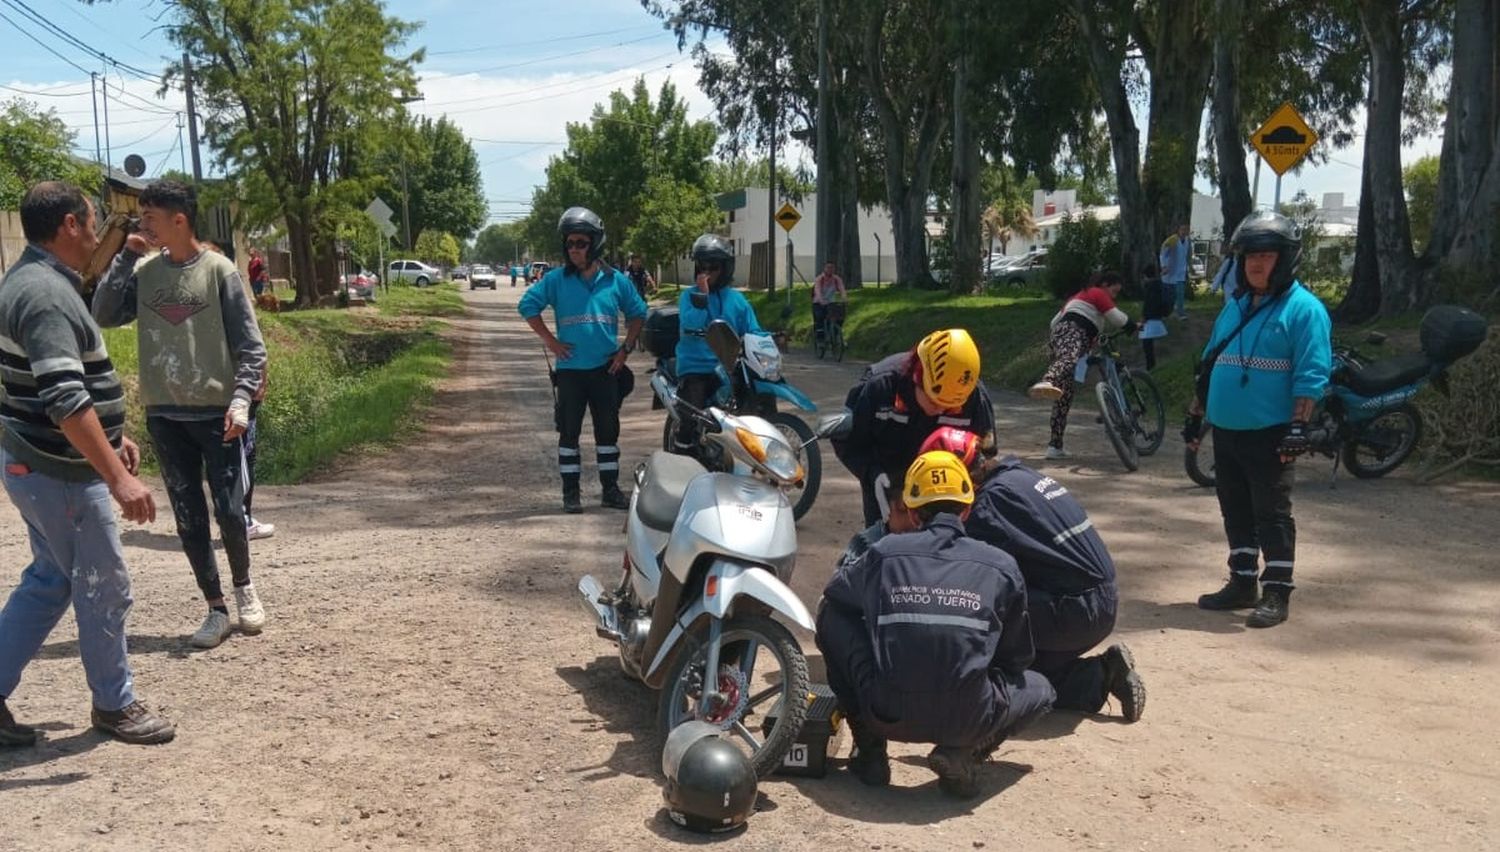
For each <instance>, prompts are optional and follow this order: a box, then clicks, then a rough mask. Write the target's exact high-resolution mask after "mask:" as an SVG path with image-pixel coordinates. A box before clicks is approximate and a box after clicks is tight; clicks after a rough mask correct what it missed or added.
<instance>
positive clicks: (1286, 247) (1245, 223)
mask: <svg viewBox="0 0 1500 852" xmlns="http://www.w3.org/2000/svg"><path fill="white" fill-rule="evenodd" d="M1229 248H1230V251H1232V252H1234V254H1235V255H1236V256H1238V257H1239V264H1238V265H1237V266H1236V268H1235V278H1236V279H1237V281H1236V282H1235V283H1236V284H1237V285H1238V286H1239V287H1241V288H1243V287H1245V286H1247V283H1246V281H1245V255H1246V254H1250V253H1254V252H1262V251H1274V252H1276V266H1275V267H1273V268H1272V269H1271V282H1270V283H1271V292H1272V293H1282V292H1285V291H1286V289H1287V288H1288V287H1290V286H1292V282H1293V281H1295V280H1296V278H1297V268H1298V267H1299V266H1301V264H1302V228H1301V226H1299V225H1298V224H1297V223H1296V222H1293V221H1292V220H1291V219H1288V218H1287V217H1285V216H1283V215H1281V214H1280V213H1276V212H1274V211H1271V210H1257V211H1255V212H1254V213H1251V214H1250V215H1249V216H1246V217H1245V218H1244V219H1242V220H1240V224H1239V226H1238V227H1236V228H1235V229H1234V236H1232V237H1230V238H1229Z"/></svg>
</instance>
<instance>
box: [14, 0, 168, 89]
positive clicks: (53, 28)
mask: <svg viewBox="0 0 1500 852" xmlns="http://www.w3.org/2000/svg"><path fill="white" fill-rule="evenodd" d="M0 2H4V3H5V5H7V6H9V7H11V8H12V9H14V10H16V11H17V12H19V13H20V14H21V15H23V16H25V17H27V18H30V19H31V20H32V21H33V22H35V23H37V24H39V25H40V26H41V27H42V28H43V29H45V30H47V31H48V32H50V33H52V34H53V35H55V36H57V37H59V38H61V39H62V40H63V41H64V42H65V43H67V44H71V45H72V46H74V47H76V48H78V49H79V50H82V51H83V52H85V53H88V54H90V55H92V56H94V57H96V58H98V59H100V60H101V61H103V62H106V63H108V64H110V65H113V66H114V67H115V68H116V69H120V70H124V71H128V72H130V74H131V75H133V76H136V77H140V78H141V79H143V80H151V81H154V82H160V81H161V79H162V75H161V74H159V73H157V74H153V73H152V72H150V71H146V70H145V69H142V68H138V67H136V66H134V65H131V64H129V63H126V62H121V61H119V60H118V59H115V58H114V57H113V56H110V55H109V54H107V53H105V52H104V51H102V50H99V49H98V48H96V47H94V46H93V45H90V44H89V43H88V42H86V41H84V40H83V39H81V38H78V37H77V36H75V35H73V34H72V33H71V32H69V31H67V30H65V29H63V28H62V27H60V26H58V25H57V24H55V23H53V22H52V21H51V20H49V19H48V18H46V17H45V16H43V15H42V14H41V13H39V12H37V11H36V10H35V9H33V8H31V6H29V5H27V3H26V0H0Z"/></svg>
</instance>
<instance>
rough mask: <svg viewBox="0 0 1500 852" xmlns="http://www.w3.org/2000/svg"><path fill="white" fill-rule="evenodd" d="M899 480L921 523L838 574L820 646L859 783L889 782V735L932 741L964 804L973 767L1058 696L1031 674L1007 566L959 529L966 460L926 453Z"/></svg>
mask: <svg viewBox="0 0 1500 852" xmlns="http://www.w3.org/2000/svg"><path fill="white" fill-rule="evenodd" d="M904 483H905V484H904V489H903V492H902V496H903V504H902V505H901V506H893V507H892V512H893V514H894V513H896V512H908V513H912V514H915V515H916V516H917V517H918V519H919V520H920V525H921V526H920V528H919V529H918V530H916V531H915V532H909V533H902V534H895V535H888V536H886V537H884V538H882V539H881V540H880V541H879V542H878V543H876V544H875V545H874V546H873V547H871V548H870V550H869V551H868V552H867V553H866V554H865V555H864V556H863V557H861V558H860V559H859V560H857V561H856V562H855V563H854V564H852V565H850V566H848V567H846V568H843V569H841V570H839V571H838V573H837V574H835V575H834V577H833V579H832V580H831V581H830V582H829V584H828V587H827V588H826V589H824V591H823V601H822V603H821V605H820V606H819V610H818V624H817V627H818V631H817V642H818V648H819V649H820V650H821V651H822V652H823V658H824V662H825V664H826V666H827V669H828V682H829V686H830V687H831V688H832V689H833V691H834V694H835V695H836V696H837V697H838V701H839V707H840V709H841V710H842V711H843V712H844V715H845V716H846V717H847V718H848V719H849V722H850V728H851V730H852V731H853V733H854V739H855V748H856V754H855V756H854V757H853V758H852V759H851V760H850V764H849V765H850V768H851V769H852V770H853V771H854V772H855V773H856V774H857V775H858V776H859V778H860V780H861V781H863V782H864V783H866V784H871V785H877V786H878V785H883V784H887V783H889V782H890V762H889V758H888V757H887V754H886V742H887V741H888V740H897V741H900V742H914V743H933V744H935V747H934V748H933V749H932V751H931V753H930V754H929V755H928V757H927V761H928V765H929V766H930V767H931V768H932V770H933V771H934V772H936V773H937V775H938V780H939V785H940V786H941V787H942V788H943V790H944V791H946V792H948V793H950V794H953V795H958V796H971V795H974V794H975V793H976V792H977V787H976V770H977V768H978V765H979V763H980V761H981V760H983V759H985V758H986V757H988V755H989V754H990V753H991V752H993V751H994V750H995V749H996V748H998V747H999V745H1000V743H1001V742H1002V741H1004V739H1005V738H1006V737H1007V736H1008V735H1009V734H1011V733H1012V732H1014V731H1015V730H1017V729H1019V728H1020V727H1022V726H1023V725H1025V724H1027V723H1029V722H1030V721H1032V720H1033V719H1035V718H1037V717H1038V716H1040V715H1042V714H1043V713H1045V712H1046V711H1047V710H1048V709H1050V707H1051V705H1052V700H1053V691H1052V687H1051V686H1050V685H1048V683H1047V681H1046V679H1045V678H1043V677H1042V676H1040V675H1038V674H1037V673H1036V672H1031V671H1027V669H1028V667H1029V666H1030V665H1031V663H1032V658H1033V656H1034V650H1033V647H1032V641H1031V627H1030V625H1029V624H1028V623H1027V617H1026V586H1025V582H1024V581H1023V580H1022V579H1021V574H1020V571H1019V570H1018V569H1017V568H1016V563H1015V560H1014V559H1011V558H1010V557H1009V556H1007V555H1006V554H1005V553H1003V552H1002V551H1000V550H997V549H995V548H993V547H991V546H989V545H987V544H984V543H982V542H980V541H977V540H975V539H972V538H970V537H968V536H967V535H966V534H965V533H964V524H963V520H962V515H964V514H967V510H968V508H969V506H970V505H971V504H972V503H973V501H974V486H973V483H972V481H971V480H970V478H969V473H968V471H967V469H965V467H964V465H963V462H961V461H959V460H958V458H957V457H955V456H954V455H953V454H951V453H946V452H934V453H927V454H925V455H922V456H920V457H918V458H917V459H916V461H914V462H913V463H912V465H911V467H910V469H909V470H908V471H907V472H906V475H905V478H904Z"/></svg>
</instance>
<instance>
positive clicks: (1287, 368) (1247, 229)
mask: <svg viewBox="0 0 1500 852" xmlns="http://www.w3.org/2000/svg"><path fill="white" fill-rule="evenodd" d="M1230 249H1231V250H1232V251H1233V252H1234V256H1235V261H1236V263H1235V275H1236V278H1237V284H1238V289H1237V290H1236V291H1235V292H1236V295H1235V297H1234V298H1233V299H1230V300H1229V302H1228V303H1227V304H1225V305H1224V310H1223V311H1222V312H1221V313H1220V314H1219V319H1218V321H1217V322H1215V323H1214V330H1213V334H1212V335H1211V336H1210V337H1209V341H1208V345H1207V347H1205V349H1204V361H1205V363H1204V364H1203V365H1202V369H1204V370H1207V371H1208V372H1207V373H1206V375H1207V376H1208V381H1209V385H1208V390H1207V393H1206V394H1205V393H1203V391H1202V388H1201V387H1200V388H1199V392H1198V395H1197V397H1196V398H1195V399H1194V401H1193V405H1192V407H1191V408H1190V409H1189V414H1188V420H1187V423H1186V424H1185V425H1184V427H1183V430H1182V437H1183V440H1185V441H1187V443H1188V445H1189V446H1190V447H1191V448H1193V449H1196V448H1197V443H1198V438H1199V436H1200V434H1201V431H1202V428H1203V416H1204V413H1205V410H1206V412H1207V415H1208V422H1210V423H1212V424H1213V428H1214V465H1215V467H1216V469H1217V473H1216V478H1217V488H1218V495H1219V509H1220V511H1221V512H1222V513H1223V515H1224V533H1225V536H1226V537H1227V538H1228V540H1229V582H1228V583H1226V584H1225V585H1224V588H1222V589H1220V590H1219V591H1217V592H1214V593H1213V594H1207V595H1203V596H1201V597H1199V598H1198V606H1200V607H1202V608H1204V609H1214V610H1228V609H1242V608H1245V607H1254V608H1255V610H1254V611H1253V612H1251V613H1250V617H1249V618H1248V619H1246V621H1245V624H1246V625H1247V626H1249V627H1274V626H1275V625H1277V624H1280V623H1282V622H1283V621H1286V619H1287V614H1288V608H1289V605H1290V604H1289V601H1290V598H1291V594H1292V588H1293V586H1292V567H1293V563H1294V560H1295V558H1296V544H1297V527H1296V524H1295V522H1294V521H1293V520H1292V482H1293V480H1294V478H1295V475H1294V466H1293V461H1294V460H1295V459H1296V458H1297V456H1299V455H1301V454H1303V453H1305V452H1307V449H1308V435H1307V421H1308V419H1309V418H1311V417H1312V416H1313V412H1314V411H1315V409H1316V407H1317V404H1318V401H1319V400H1320V399H1321V398H1322V396H1323V392H1324V390H1325V389H1326V388H1327V387H1328V376H1329V373H1330V371H1331V370H1332V368H1333V348H1332V340H1331V326H1332V324H1331V322H1330V321H1329V318H1328V311H1327V310H1326V309H1324V307H1323V303H1322V302H1320V301H1318V297H1317V296H1314V295H1313V294H1312V293H1311V292H1310V291H1308V289H1307V288H1305V287H1303V286H1302V285H1301V284H1300V283H1298V282H1297V266H1298V264H1299V263H1300V262H1301V259H1302V229H1301V228H1299V227H1298V226H1297V225H1296V223H1294V222H1292V220H1290V219H1288V218H1287V217H1285V216H1282V215H1280V214H1277V213H1273V212H1271V211H1269V210H1259V211H1256V212H1254V213H1251V214H1250V215H1249V216H1247V217H1245V220H1244V221H1243V222H1241V223H1240V225H1239V227H1238V228H1236V229H1235V232H1234V236H1233V237H1232V238H1231V239H1230ZM1215 353H1217V354H1218V357H1217V358H1212V360H1211V362H1210V359H1211V357H1212V356H1213V355H1214V354H1215ZM1205 397H1206V398H1205ZM1262 555H1264V557H1265V571H1264V573H1262V572H1260V570H1259V569H1260V564H1259V557H1260V556H1262ZM1257 575H1259V582H1257ZM1262 587H1263V588H1262Z"/></svg>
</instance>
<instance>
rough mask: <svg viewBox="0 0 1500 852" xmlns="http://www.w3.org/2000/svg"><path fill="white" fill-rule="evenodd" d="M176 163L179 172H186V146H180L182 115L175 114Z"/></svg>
mask: <svg viewBox="0 0 1500 852" xmlns="http://www.w3.org/2000/svg"><path fill="white" fill-rule="evenodd" d="M177 162H178V165H179V166H181V169H180V170H181V171H183V172H186V171H187V146H186V145H183V144H182V113H180V112H179V113H177Z"/></svg>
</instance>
